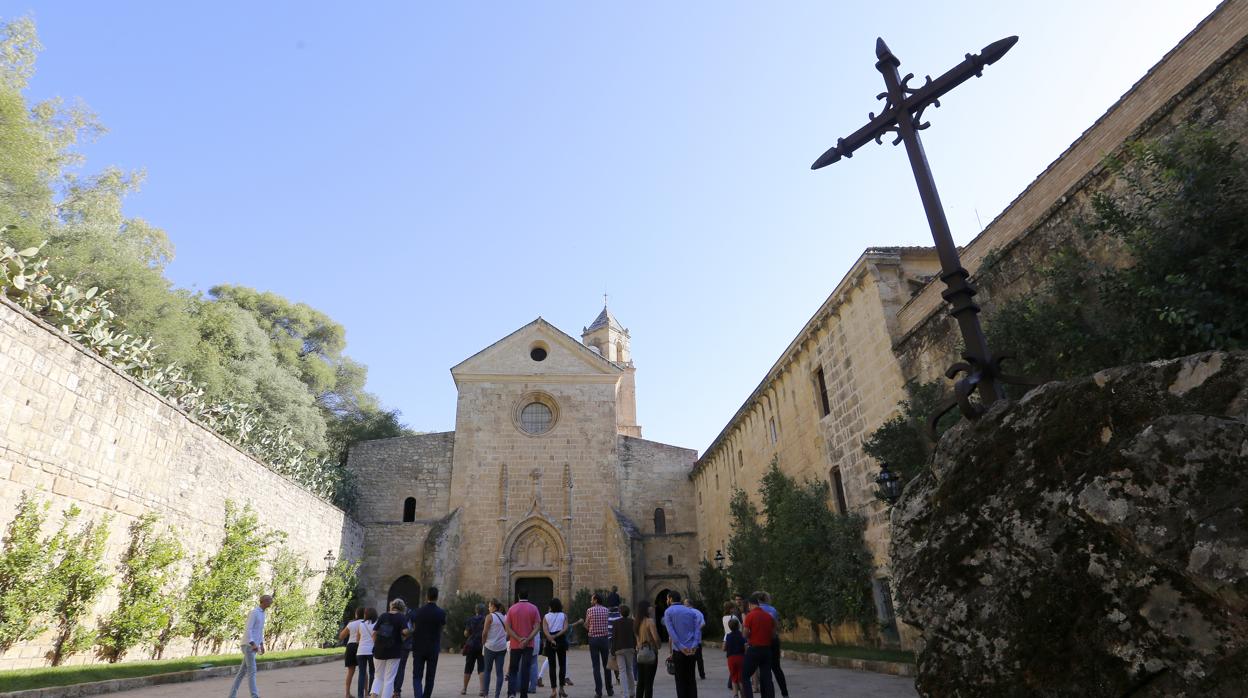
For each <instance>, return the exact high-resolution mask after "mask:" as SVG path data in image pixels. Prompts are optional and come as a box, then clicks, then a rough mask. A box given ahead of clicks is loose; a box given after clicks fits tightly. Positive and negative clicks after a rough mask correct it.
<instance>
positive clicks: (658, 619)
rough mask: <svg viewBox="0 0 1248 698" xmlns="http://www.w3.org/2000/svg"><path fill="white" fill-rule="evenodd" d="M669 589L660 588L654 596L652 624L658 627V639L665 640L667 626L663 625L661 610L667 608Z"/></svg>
mask: <svg viewBox="0 0 1248 698" xmlns="http://www.w3.org/2000/svg"><path fill="white" fill-rule="evenodd" d="M670 592H671V589H660V590H659V593H658V594H657V595H656V596H655V597H654V624H655V625H656V626H657V627H658V629H659V639H660V640H662V641H663V642H664V643H666V642H667V628H666V627H665V626H664V625H663V612H664V611H666V610H667V595H668V593H670Z"/></svg>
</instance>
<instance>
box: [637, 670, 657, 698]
mask: <svg viewBox="0 0 1248 698" xmlns="http://www.w3.org/2000/svg"><path fill="white" fill-rule="evenodd" d="M657 673H659V663H658V662H655V663H654V664H638V665H637V698H654V675H655V674H657Z"/></svg>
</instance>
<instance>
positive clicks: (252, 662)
mask: <svg viewBox="0 0 1248 698" xmlns="http://www.w3.org/2000/svg"><path fill="white" fill-rule="evenodd" d="M244 676H246V677H247V680H248V682H249V683H248V688H250V689H251V698H260V689H258V688H256V651H255V650H254V649H252V648H251V643H250V642H247V643H244V644H243V663H242V664H240V665H239V666H238V674H237V675H235V676H234V688H232V689H230V698H235V696H237V695H238V687H239V686H241V685H242V684H243V677H244Z"/></svg>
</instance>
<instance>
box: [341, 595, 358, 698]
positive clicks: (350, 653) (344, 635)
mask: <svg viewBox="0 0 1248 698" xmlns="http://www.w3.org/2000/svg"><path fill="white" fill-rule="evenodd" d="M363 618H364V609H363V608H356V609H355V618H353V619H352V620H351V622H349V623H347V625H346V627H344V628H343V629H342V632H340V633H338V639H339V640H346V641H347V654H346V655H345V656H344V657H343V659H344V660H345V661H346V664H347V683H346V685H344V686H343V687H342V689H343V696H345V697H346V698H351V679H353V678H355V664H356V662H357V661H358V660H357V659H356V653H357V651H358V650H359V649H360V623H362V622H363V620H362V619H363Z"/></svg>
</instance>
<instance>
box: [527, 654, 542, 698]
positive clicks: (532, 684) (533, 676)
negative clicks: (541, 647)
mask: <svg viewBox="0 0 1248 698" xmlns="http://www.w3.org/2000/svg"><path fill="white" fill-rule="evenodd" d="M538 656H539V655H538V654H536V653H534V654H533V660H532V661H530V662H529V693H533V694H536V693H537V680H538V679H540V678H542V674H541V672H540V671H539V670H538V668H537V658H538Z"/></svg>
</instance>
